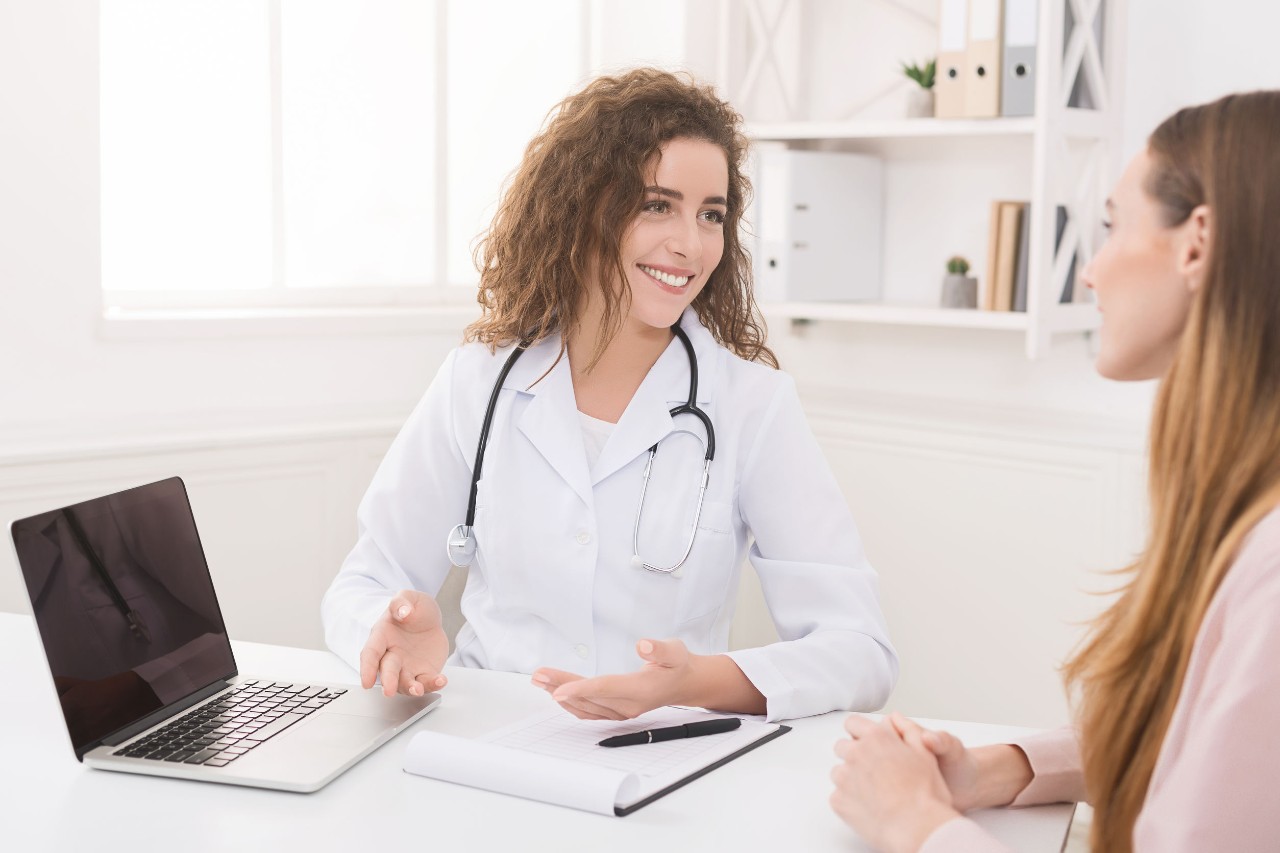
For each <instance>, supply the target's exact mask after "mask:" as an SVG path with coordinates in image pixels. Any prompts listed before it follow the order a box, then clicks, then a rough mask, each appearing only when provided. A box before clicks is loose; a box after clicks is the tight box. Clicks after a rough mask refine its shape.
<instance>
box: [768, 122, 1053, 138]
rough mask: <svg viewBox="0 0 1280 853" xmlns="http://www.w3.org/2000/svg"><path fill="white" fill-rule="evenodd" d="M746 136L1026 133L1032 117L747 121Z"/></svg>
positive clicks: (1029, 131)
mask: <svg viewBox="0 0 1280 853" xmlns="http://www.w3.org/2000/svg"><path fill="white" fill-rule="evenodd" d="M746 131H747V135H748V136H750V137H751V138H752V139H755V140H758V141H760V142H800V141H819V140H850V141H856V140H864V139H865V140H884V141H892V140H896V139H934V138H946V139H952V138H973V137H986V136H1030V135H1031V134H1033V133H1034V132H1035V119H1033V118H995V119H938V118H911V119H885V120H879V121H831V122H825V121H793V122H776V123H767V124H748V125H747V127H746Z"/></svg>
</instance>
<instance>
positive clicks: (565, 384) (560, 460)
mask: <svg viewBox="0 0 1280 853" xmlns="http://www.w3.org/2000/svg"><path fill="white" fill-rule="evenodd" d="M504 358H505V353H504ZM543 374H546V375H545V376H544V375H543ZM539 377H541V378H539ZM503 387H504V388H511V389H514V390H515V391H516V392H517V393H519V394H524V395H527V396H531V397H533V399H532V400H531V401H530V402H529V405H528V406H527V407H526V408H525V410H524V412H523V414H521V415H520V420H519V423H518V424H517V428H518V429H519V430H520V432H521V433H523V434H524V436H525V438H527V439H529V441H530V442H531V443H532V444H533V446H534V447H535V448H537V450H538V452H539V453H541V454H542V456H543V458H545V459H546V460H547V462H548V464H550V465H551V467H552V468H553V469H555V471H556V473H558V474H559V475H560V476H561V477H562V478H563V479H564V481H565V482H566V483H567V484H568V485H569V486H570V487H571V488H572V489H573V490H574V492H576V493H577V495H578V497H579V498H581V499H582V502H583V503H584V504H586V505H587V507H592V506H593V505H594V501H593V500H592V494H591V478H590V472H588V470H587V451H586V447H585V445H583V443H582V425H581V424H580V423H579V421H578V406H577V402H576V400H575V398H574V395H573V375H572V373H571V372H570V370H569V356H568V354H567V353H565V354H564V355H561V353H560V336H559V335H556V336H554V337H550V338H547V339H546V340H543V341H540V342H539V343H537V344H535V345H533V346H531V347H530V348H529V349H528V351H527V352H525V354H524V355H522V356H520V360H519V361H517V362H516V363H515V364H514V365H513V366H512V368H511V373H509V374H507V380H506V382H504V383H503Z"/></svg>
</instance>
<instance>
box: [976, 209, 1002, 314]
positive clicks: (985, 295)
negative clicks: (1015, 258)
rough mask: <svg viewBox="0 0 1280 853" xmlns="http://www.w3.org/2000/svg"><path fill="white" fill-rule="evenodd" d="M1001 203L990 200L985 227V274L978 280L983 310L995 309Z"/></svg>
mask: <svg viewBox="0 0 1280 853" xmlns="http://www.w3.org/2000/svg"><path fill="white" fill-rule="evenodd" d="M1003 203H1004V202H1000V201H993V202H991V224H990V225H989V226H988V227H987V274H986V276H985V277H984V278H983V280H982V281H981V282H979V285H980V287H981V290H982V299H981V300H980V303H981V305H982V310H983V311H994V310H996V267H997V266H999V264H1000V257H999V253H1000V206H1001V205H1002V204H1003Z"/></svg>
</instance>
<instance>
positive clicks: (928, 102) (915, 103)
mask: <svg viewBox="0 0 1280 853" xmlns="http://www.w3.org/2000/svg"><path fill="white" fill-rule="evenodd" d="M907 118H933V90H932V89H922V88H920V87H919V86H916V85H912V86H911V88H910V89H908V90H907Z"/></svg>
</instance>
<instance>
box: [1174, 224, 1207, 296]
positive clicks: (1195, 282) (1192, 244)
mask: <svg viewBox="0 0 1280 853" xmlns="http://www.w3.org/2000/svg"><path fill="white" fill-rule="evenodd" d="M1212 222H1213V212H1212V211H1211V210H1210V209H1209V206H1208V205H1207V204H1202V205H1199V206H1197V207H1196V208H1195V209H1194V210H1192V211H1191V215H1190V216H1188V217H1187V221H1186V222H1184V223H1182V226H1181V228H1180V229H1179V230H1180V231H1181V234H1180V239H1179V241H1178V242H1179V245H1178V272H1179V273H1181V274H1182V275H1183V276H1184V277H1185V278H1186V280H1187V287H1188V288H1189V289H1190V290H1192V291H1193V292H1194V291H1196V290H1199V289H1200V284H1201V283H1202V282H1203V281H1204V277H1205V275H1206V274H1207V272H1208V270H1209V251H1210V249H1211V246H1210V242H1211V238H1210V234H1211V232H1212Z"/></svg>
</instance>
